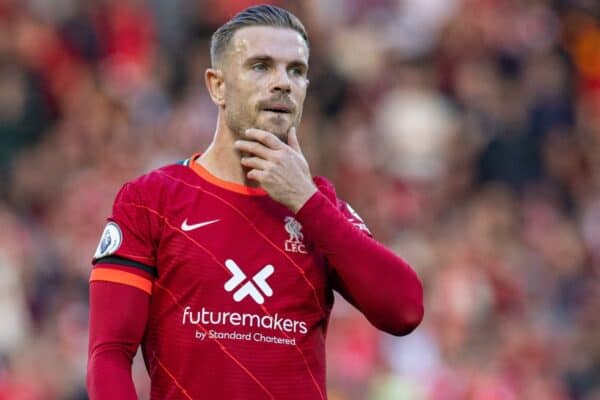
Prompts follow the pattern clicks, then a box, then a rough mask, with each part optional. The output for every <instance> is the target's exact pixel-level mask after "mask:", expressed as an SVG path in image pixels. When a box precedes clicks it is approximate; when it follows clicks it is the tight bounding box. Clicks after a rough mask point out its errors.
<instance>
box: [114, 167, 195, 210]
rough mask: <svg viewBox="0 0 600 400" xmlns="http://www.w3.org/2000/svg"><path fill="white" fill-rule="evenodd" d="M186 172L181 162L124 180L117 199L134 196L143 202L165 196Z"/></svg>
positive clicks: (187, 169) (184, 177)
mask: <svg viewBox="0 0 600 400" xmlns="http://www.w3.org/2000/svg"><path fill="white" fill-rule="evenodd" d="M188 173H189V168H187V167H186V166H185V165H184V164H183V162H178V163H174V164H169V165H166V166H163V167H160V168H156V169H153V170H151V171H149V172H147V173H145V174H143V175H140V176H137V177H136V178H134V179H132V180H130V181H127V182H125V183H124V184H123V186H122V187H121V190H120V191H119V194H118V195H117V200H119V198H129V199H132V198H135V199H138V200H140V201H143V202H147V201H151V202H155V201H156V200H158V199H160V198H163V197H165V196H167V195H168V193H169V191H171V190H173V187H174V186H177V183H178V182H181V181H182V180H184V179H186V174H188Z"/></svg>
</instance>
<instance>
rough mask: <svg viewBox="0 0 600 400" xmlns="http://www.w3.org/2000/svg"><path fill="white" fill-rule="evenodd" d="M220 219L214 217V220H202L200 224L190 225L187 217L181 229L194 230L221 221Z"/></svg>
mask: <svg viewBox="0 0 600 400" xmlns="http://www.w3.org/2000/svg"><path fill="white" fill-rule="evenodd" d="M219 221H220V220H219V219H213V220H212V221H205V222H200V223H198V224H193V225H188V223H187V218H186V219H185V221H183V222H182V223H181V229H182V230H183V231H185V232H189V231H193V230H194V229H198V228H202V227H203V226H206V225H210V224H214V223H215V222H219Z"/></svg>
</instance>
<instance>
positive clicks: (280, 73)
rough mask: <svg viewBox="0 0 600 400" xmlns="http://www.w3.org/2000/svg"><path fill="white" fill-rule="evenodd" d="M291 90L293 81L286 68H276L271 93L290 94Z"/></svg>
mask: <svg viewBox="0 0 600 400" xmlns="http://www.w3.org/2000/svg"><path fill="white" fill-rule="evenodd" d="M291 89H292V88H291V81H290V77H289V75H288V71H287V69H286V67H285V66H280V67H278V68H275V69H274V76H273V82H272V86H271V91H272V92H282V93H287V94H289V93H290V91H291Z"/></svg>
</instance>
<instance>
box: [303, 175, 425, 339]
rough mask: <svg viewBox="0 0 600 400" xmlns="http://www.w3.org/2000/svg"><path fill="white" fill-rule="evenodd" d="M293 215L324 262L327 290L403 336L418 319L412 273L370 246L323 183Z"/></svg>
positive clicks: (357, 221)
mask: <svg viewBox="0 0 600 400" xmlns="http://www.w3.org/2000/svg"><path fill="white" fill-rule="evenodd" d="M315 183H316V185H317V187H318V188H319V190H318V191H317V192H316V193H315V194H314V195H313V196H312V197H311V198H310V199H309V200H308V201H307V202H306V204H304V206H303V207H302V208H301V209H300V210H299V211H298V213H297V214H296V218H297V220H298V221H299V222H300V223H301V224H302V226H303V229H304V230H305V232H306V233H308V234H309V235H310V238H311V240H312V241H313V243H314V244H315V245H316V247H317V248H318V249H319V251H320V252H321V253H322V254H323V255H324V256H325V259H326V261H327V265H328V267H329V273H330V277H331V282H332V286H333V288H334V289H335V290H336V291H338V292H339V293H340V294H341V295H342V296H344V298H346V299H347V300H348V301H349V302H350V303H352V304H353V305H354V306H355V307H357V308H358V309H359V310H360V311H361V312H362V313H363V314H364V315H365V317H367V319H368V320H369V321H370V322H371V323H372V324H373V325H374V326H376V327H377V328H379V329H381V330H383V331H386V332H388V333H391V334H394V335H406V334H408V333H410V332H411V331H412V330H414V329H415V328H416V327H417V326H418V325H419V324H420V322H421V320H422V319H423V312H424V309H423V287H422V285H421V281H420V280H419V278H418V276H417V274H416V273H415V271H414V270H413V269H412V267H411V266H410V265H409V264H408V263H407V262H406V261H405V260H403V259H402V258H400V257H399V256H397V255H396V254H394V253H393V252H392V251H390V250H389V249H388V248H386V247H385V246H383V245H382V244H381V243H379V242H377V241H376V240H374V239H373V238H372V236H371V234H370V232H369V231H368V228H367V227H366V225H365V224H364V222H363V221H362V219H361V218H360V217H359V216H358V214H356V212H354V211H353V210H352V209H351V208H350V207H349V206H348V204H347V203H345V202H344V201H342V200H339V199H338V198H337V195H336V194H335V189H334V188H333V185H332V184H331V183H329V182H327V181H326V180H325V179H322V178H321V179H320V180H317V179H315Z"/></svg>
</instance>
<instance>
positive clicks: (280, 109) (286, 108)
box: [260, 102, 294, 114]
mask: <svg viewBox="0 0 600 400" xmlns="http://www.w3.org/2000/svg"><path fill="white" fill-rule="evenodd" d="M260 109H261V110H262V111H269V112H273V113H278V114H291V113H292V112H293V111H294V106H293V105H292V104H290V103H288V102H264V103H263V104H261V106H260Z"/></svg>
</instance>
